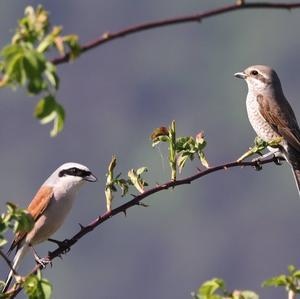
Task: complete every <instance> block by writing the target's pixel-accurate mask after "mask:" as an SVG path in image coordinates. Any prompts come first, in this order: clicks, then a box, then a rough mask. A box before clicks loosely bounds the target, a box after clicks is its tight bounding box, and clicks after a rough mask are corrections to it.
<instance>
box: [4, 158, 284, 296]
mask: <svg viewBox="0 0 300 299" xmlns="http://www.w3.org/2000/svg"><path fill="white" fill-rule="evenodd" d="M279 161H284V159H283V158H276V157H273V158H269V159H265V160H262V161H241V162H238V161H234V162H230V163H225V164H221V165H218V166H214V167H211V168H208V169H205V170H203V171H201V170H199V171H198V172H197V173H196V174H194V175H192V176H189V177H186V178H183V179H179V180H176V181H168V182H165V183H163V184H160V185H157V186H155V187H153V188H150V189H148V190H146V191H145V192H144V193H141V194H139V195H135V196H134V198H133V199H132V200H130V201H128V202H126V203H124V204H123V205H121V206H119V207H117V208H115V209H113V210H111V211H109V212H106V213H104V214H103V215H101V216H98V217H97V218H96V219H94V220H93V221H92V222H90V223H89V224H88V225H87V226H83V225H81V224H80V231H79V232H78V233H77V234H75V235H74V236H73V237H72V238H71V239H66V240H65V241H64V242H62V244H61V245H60V246H59V247H58V248H57V249H56V250H54V251H52V252H49V253H48V256H47V257H45V259H48V260H49V261H52V260H53V259H55V258H57V257H60V256H61V255H62V254H63V253H64V252H66V250H68V249H70V248H71V247H72V246H73V245H74V244H75V243H77V241H79V240H80V239H81V238H82V237H84V236H85V235H86V234H88V233H90V232H91V231H93V230H94V229H95V228H96V227H98V226H100V224H102V223H103V222H105V221H107V220H109V219H110V218H111V217H113V216H115V215H117V214H120V213H124V214H126V211H127V209H129V208H132V207H133V206H139V205H140V206H143V204H142V203H141V201H142V200H143V199H145V198H147V197H149V196H150V195H152V194H155V193H158V192H160V191H163V190H167V189H171V188H174V187H176V186H180V185H187V184H191V183H192V182H193V181H196V180H198V179H200V178H202V177H204V176H207V175H209V174H211V173H214V172H217V171H220V170H225V171H226V170H228V169H229V168H234V167H249V166H251V167H255V168H256V169H260V168H261V166H262V165H264V164H270V163H273V162H274V163H276V164H279V165H280V163H279ZM38 269H41V270H42V269H43V268H42V266H41V265H36V266H35V267H34V268H33V269H32V271H31V272H30V273H29V274H28V275H31V274H36V273H37V270H38ZM14 287H15V288H14ZM13 288H14V291H13V294H12V296H11V297H10V298H15V296H16V295H17V294H18V293H19V292H20V291H21V289H22V287H21V285H17V286H13ZM13 288H12V290H13Z"/></svg>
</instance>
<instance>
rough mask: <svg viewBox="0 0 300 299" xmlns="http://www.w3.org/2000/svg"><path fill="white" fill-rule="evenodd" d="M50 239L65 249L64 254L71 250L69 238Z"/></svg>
mask: <svg viewBox="0 0 300 299" xmlns="http://www.w3.org/2000/svg"><path fill="white" fill-rule="evenodd" d="M48 241H50V242H53V243H55V244H56V245H57V246H58V248H61V249H62V250H63V251H62V253H63V254H66V253H68V252H69V251H70V250H71V248H70V246H69V239H65V240H63V241H59V240H55V239H48Z"/></svg>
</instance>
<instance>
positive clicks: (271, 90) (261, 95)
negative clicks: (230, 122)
mask: <svg viewBox="0 0 300 299" xmlns="http://www.w3.org/2000/svg"><path fill="white" fill-rule="evenodd" d="M234 75H235V77H237V78H241V79H244V80H245V81H246V82H247V85H248V95H247V99H246V106H247V112H248V117H249V120H250V123H251V125H252V127H253V129H254V130H255V132H256V134H257V135H258V136H259V137H260V138H261V139H263V140H264V141H267V142H270V141H273V140H275V139H278V138H282V141H281V142H280V144H279V146H278V148H277V149H274V148H272V147H270V148H269V149H270V150H271V152H273V153H274V151H277V153H276V154H278V153H279V155H281V156H283V157H284V158H285V159H286V160H287V161H288V162H289V164H290V165H291V167H292V170H293V173H294V177H295V181H296V184H297V188H298V192H299V195H300V129H299V125H298V122H297V119H296V116H295V114H294V112H293V109H292V107H291V106H290V104H289V102H288V101H287V99H286V98H285V96H284V93H283V90H282V87H281V83H280V80H279V77H278V75H277V74H276V72H275V71H274V70H273V69H272V68H270V67H269V66H266V65H254V66H250V67H248V68H246V69H245V70H244V71H243V72H240V73H236V74H234ZM265 156H266V155H265Z"/></svg>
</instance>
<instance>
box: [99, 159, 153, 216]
mask: <svg viewBox="0 0 300 299" xmlns="http://www.w3.org/2000/svg"><path fill="white" fill-rule="evenodd" d="M116 166H117V158H116V156H113V157H112V159H111V161H110V163H109V166H108V170H107V173H106V185H105V198H106V209H107V211H111V205H112V201H113V193H114V192H117V191H118V188H119V189H121V192H122V193H121V196H122V197H123V196H125V195H126V194H127V193H128V191H129V187H130V186H134V187H135V189H136V190H137V191H139V192H140V193H143V192H144V188H145V187H146V186H148V183H147V182H146V181H145V180H144V179H143V178H142V175H143V174H144V173H145V172H147V171H148V169H147V168H146V167H140V168H138V169H131V170H129V171H128V174H127V175H128V178H123V177H122V174H121V173H119V174H117V175H116V176H115V175H114V170H115V168H116Z"/></svg>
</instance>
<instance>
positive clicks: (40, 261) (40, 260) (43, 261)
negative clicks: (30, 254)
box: [34, 256, 52, 268]
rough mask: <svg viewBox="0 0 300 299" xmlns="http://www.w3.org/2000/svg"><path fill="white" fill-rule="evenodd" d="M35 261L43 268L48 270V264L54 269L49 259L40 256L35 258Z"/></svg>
mask: <svg viewBox="0 0 300 299" xmlns="http://www.w3.org/2000/svg"><path fill="white" fill-rule="evenodd" d="M34 258H35V261H36V263H37V264H39V265H41V266H42V268H46V266H47V265H48V264H50V266H51V267H52V261H51V260H50V259H49V257H43V258H40V257H39V256H35V257H34Z"/></svg>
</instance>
